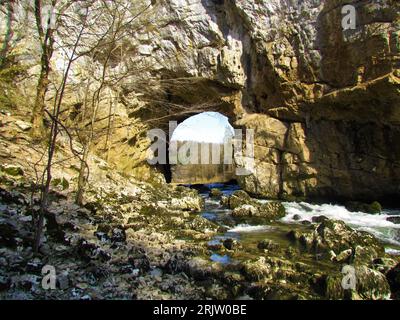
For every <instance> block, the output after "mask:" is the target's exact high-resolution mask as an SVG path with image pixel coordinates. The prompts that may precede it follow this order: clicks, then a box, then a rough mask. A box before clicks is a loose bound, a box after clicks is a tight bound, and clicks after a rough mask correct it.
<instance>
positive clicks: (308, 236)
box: [287, 220, 384, 264]
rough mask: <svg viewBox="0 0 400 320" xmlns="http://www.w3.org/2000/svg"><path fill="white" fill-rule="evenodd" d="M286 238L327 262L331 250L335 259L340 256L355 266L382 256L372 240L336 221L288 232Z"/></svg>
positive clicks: (378, 244)
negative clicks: (322, 257) (306, 229)
mask: <svg viewBox="0 0 400 320" xmlns="http://www.w3.org/2000/svg"><path fill="white" fill-rule="evenodd" d="M287 236H288V238H289V239H290V240H291V241H292V242H294V243H298V244H299V245H301V246H302V247H304V248H306V249H307V250H308V251H310V252H313V253H315V254H321V255H323V256H324V257H325V258H328V259H329V257H330V256H331V254H329V252H330V251H331V250H332V251H333V252H334V253H335V255H336V260H337V255H340V259H353V262H354V263H358V264H363V263H370V262H371V261H372V260H373V259H375V258H377V257H379V256H381V255H383V254H384V248H383V247H382V245H381V244H380V242H379V241H378V240H377V239H376V238H375V237H373V236H372V235H371V234H368V233H366V232H361V231H356V230H353V229H352V228H350V227H348V226H347V225H346V224H345V223H344V222H343V221H339V220H324V221H323V222H321V223H319V224H317V225H316V226H315V227H314V228H310V229H308V231H300V230H292V231H290V232H289V233H288V234H287ZM350 251H351V252H350Z"/></svg>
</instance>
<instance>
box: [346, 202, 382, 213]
mask: <svg viewBox="0 0 400 320" xmlns="http://www.w3.org/2000/svg"><path fill="white" fill-rule="evenodd" d="M346 209H347V210H349V211H351V212H366V213H370V214H378V213H381V212H382V206H381V204H380V203H379V202H378V201H374V202H372V203H370V204H368V203H363V202H358V201H350V202H348V203H346Z"/></svg>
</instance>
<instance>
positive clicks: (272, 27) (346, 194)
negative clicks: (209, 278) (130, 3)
mask: <svg viewBox="0 0 400 320" xmlns="http://www.w3.org/2000/svg"><path fill="white" fill-rule="evenodd" d="M348 2H349V1H339V0H328V1H317V0H313V1H311V0H308V1H283V0H273V1H254V2H253V1H240V0H236V1H234V0H225V1H207V0H199V1H184V0H179V1H177V0H172V1H168V3H167V2H166V3H164V4H163V6H162V7H161V9H160V10H161V11H162V12H161V15H162V16H163V17H164V19H165V23H164V24H163V26H162V27H161V28H159V29H157V30H154V32H153V33H151V34H146V36H144V35H143V36H142V38H143V39H144V38H145V39H144V40H143V44H140V48H141V50H142V54H143V55H144V56H145V57H146V59H155V60H157V61H161V60H162V59H164V60H163V61H166V60H165V59H166V58H167V57H178V56H179V59H176V60H174V62H172V61H170V63H169V64H168V65H167V66H166V65H163V66H162V67H159V68H158V69H157V70H156V72H157V73H158V75H159V76H160V78H172V77H174V76H182V77H187V78H192V79H196V81H194V82H193V84H191V83H187V84H186V85H184V86H178V87H173V88H172V89H171V90H170V92H169V93H168V94H169V99H170V101H171V102H174V103H184V104H185V105H189V106H190V105H193V106H195V105H196V104H197V103H199V102H201V101H204V100H207V99H210V97H213V99H217V100H218V101H219V103H217V104H215V107H214V108H213V109H214V110H215V111H220V112H223V113H224V114H226V115H228V116H229V117H230V119H231V121H232V123H233V124H235V125H237V126H242V127H248V128H254V129H255V130H256V150H255V155H256V172H255V174H254V175H252V176H248V177H245V178H240V179H239V182H240V184H241V185H242V187H243V188H244V189H245V190H247V191H249V192H251V193H253V194H255V195H260V196H269V197H283V198H292V197H328V198H329V197H335V198H366V199H368V198H371V197H372V198H385V197H387V196H391V195H398V194H399V192H400V190H399V181H400V167H399V165H400V162H399V159H400V149H399V148H398V143H397V142H398V141H399V139H400V130H399V126H398V125H399V120H400V112H399V110H400V109H399V100H400V99H399V98H400V95H399V88H400V86H399V81H400V80H399V76H400V74H399V67H400V65H399V51H400V48H399V23H400V20H399V17H400V14H399V12H400V10H399V9H400V4H399V3H398V2H397V1H390V0H387V1H379V2H378V3H376V2H371V1H353V2H354V5H355V7H356V12H357V28H356V30H347V31H343V29H342V26H341V20H342V14H341V8H342V5H344V4H345V3H348ZM144 43H145V44H144ZM145 108H146V106H145ZM160 110H161V109H160ZM193 112H194V113H195V112H196V110H195V108H194V110H193ZM160 113H162V112H160ZM135 116H136V115H135ZM139 117H140V116H139ZM181 119H182V117H181ZM157 125H159V126H163V125H165V123H162V121H161V122H160V121H159V122H158V123H157Z"/></svg>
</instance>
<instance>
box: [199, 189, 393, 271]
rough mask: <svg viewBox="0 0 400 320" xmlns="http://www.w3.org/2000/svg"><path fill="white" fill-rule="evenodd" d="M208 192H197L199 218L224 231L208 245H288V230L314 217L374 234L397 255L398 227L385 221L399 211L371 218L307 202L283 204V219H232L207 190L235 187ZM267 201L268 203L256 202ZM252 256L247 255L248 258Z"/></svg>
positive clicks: (218, 258)
mask: <svg viewBox="0 0 400 320" xmlns="http://www.w3.org/2000/svg"><path fill="white" fill-rule="evenodd" d="M206 187H207V188H208V189H205V190H203V191H200V194H201V195H202V197H203V198H204V199H205V209H204V211H203V212H202V213H201V215H202V216H203V217H204V218H206V219H208V220H210V221H212V222H214V223H217V224H218V225H220V226H222V227H223V228H224V229H225V230H226V232H224V233H221V234H219V235H217V236H216V237H215V238H214V239H213V240H211V242H210V244H218V243H221V242H223V241H224V240H225V239H227V238H231V239H237V240H238V241H240V243H242V244H244V245H246V244H250V245H251V246H252V247H256V245H255V244H256V243H258V242H259V241H260V240H263V239H269V240H273V241H274V242H276V243H279V244H281V245H285V246H289V240H288V239H287V237H286V234H287V232H288V231H290V230H293V229H301V228H304V227H305V226H304V224H305V222H304V221H309V222H311V221H312V218H313V217H315V216H321V215H323V216H326V217H328V218H330V219H336V220H342V221H344V222H345V223H346V224H347V225H349V226H350V227H352V228H353V229H356V230H362V231H366V232H369V233H371V234H373V235H374V236H375V237H376V238H378V239H379V240H380V241H381V242H382V243H383V245H384V246H385V250H386V252H387V253H390V254H394V255H400V224H395V223H393V222H390V221H388V220H386V219H387V217H389V216H400V210H384V211H383V212H382V213H381V214H378V215H372V214H368V213H363V212H350V211H348V210H347V209H346V208H345V207H344V206H341V205H336V204H311V203H307V202H283V205H284V206H285V208H286V213H287V214H286V216H285V217H283V218H282V219H280V220H279V221H275V222H272V223H268V224H267V223H266V222H265V220H264V219H262V218H234V217H232V216H231V214H230V212H231V210H229V209H227V208H225V207H223V206H222V205H221V204H220V200H219V199H213V198H210V196H209V192H208V191H209V189H211V188H218V189H220V190H221V191H222V193H223V194H224V195H225V196H229V195H230V194H232V193H233V192H234V191H236V190H239V187H238V186H237V185H225V184H214V185H207V186H206ZM259 201H261V202H267V201H268V200H259ZM252 254H254V253H252V252H249V257H250V255H252ZM210 258H211V260H213V261H218V262H221V263H231V262H232V259H231V257H230V256H229V255H227V254H226V255H219V254H217V253H213V254H212V255H211V257H210Z"/></svg>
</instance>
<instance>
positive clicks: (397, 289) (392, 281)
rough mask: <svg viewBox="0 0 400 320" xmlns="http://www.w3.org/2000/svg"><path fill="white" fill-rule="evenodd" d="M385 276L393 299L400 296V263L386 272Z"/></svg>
mask: <svg viewBox="0 0 400 320" xmlns="http://www.w3.org/2000/svg"><path fill="white" fill-rule="evenodd" d="M386 278H387V280H388V282H389V285H390V288H391V290H392V292H393V299H399V298H400V263H398V264H397V265H396V266H395V267H393V268H392V269H390V270H389V271H388V272H387V273H386Z"/></svg>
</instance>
